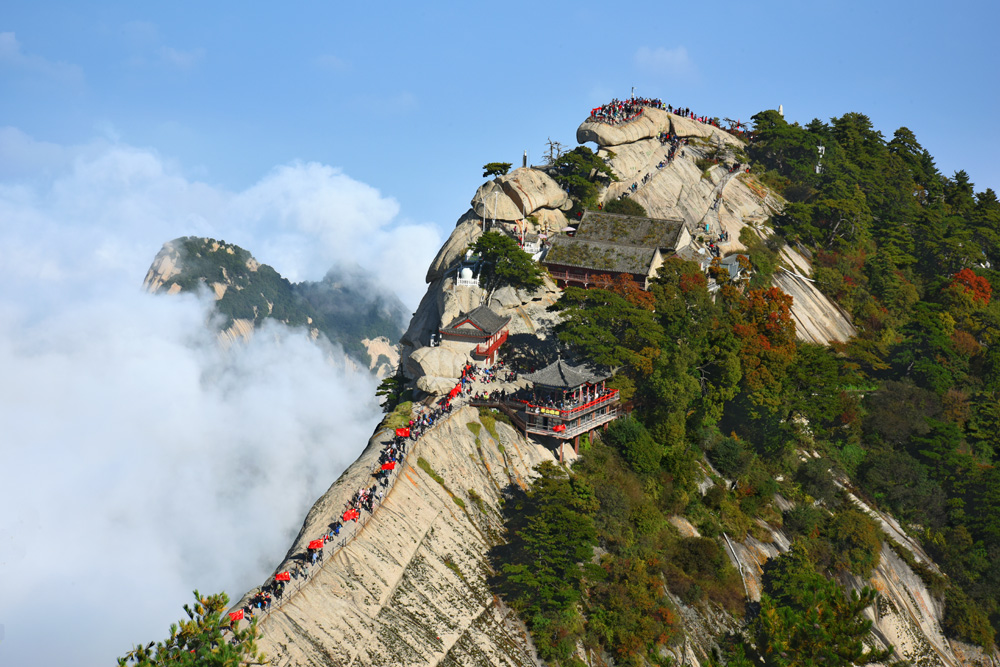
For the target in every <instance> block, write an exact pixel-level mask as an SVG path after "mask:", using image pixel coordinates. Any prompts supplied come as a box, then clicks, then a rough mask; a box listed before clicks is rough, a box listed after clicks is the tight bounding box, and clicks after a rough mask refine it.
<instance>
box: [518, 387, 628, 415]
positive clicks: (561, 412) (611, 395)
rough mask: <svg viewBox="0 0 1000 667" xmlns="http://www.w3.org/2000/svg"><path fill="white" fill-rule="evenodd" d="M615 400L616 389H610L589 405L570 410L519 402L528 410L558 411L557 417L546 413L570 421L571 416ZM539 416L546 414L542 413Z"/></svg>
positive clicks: (550, 413)
mask: <svg viewBox="0 0 1000 667" xmlns="http://www.w3.org/2000/svg"><path fill="white" fill-rule="evenodd" d="M617 398H618V390H617V389H611V390H609V391H608V393H607V394H605V395H604V396H601V397H599V398H595V399H594V400H592V401H590V402H589V403H584V404H583V405H578V406H576V407H575V408H570V409H569V410H558V408H549V407H546V406H544V405H534V404H532V403H529V402H528V401H521V402H522V403H524V405H525V406H526V407H528V408H534V409H535V410H550V411H557V410H558V412H559V414H558V415H555V414H552V412H549V413H548V414H549V416H552V417H560V418H561V419H570V418H572V417H573V416H575V415H577V414H579V413H580V412H585V411H587V410H590V409H591V408H593V407H595V406H598V405H600V404H601V403H606V402H608V401H611V400H614V399H617ZM541 414H546V413H544V412H543V413H541Z"/></svg>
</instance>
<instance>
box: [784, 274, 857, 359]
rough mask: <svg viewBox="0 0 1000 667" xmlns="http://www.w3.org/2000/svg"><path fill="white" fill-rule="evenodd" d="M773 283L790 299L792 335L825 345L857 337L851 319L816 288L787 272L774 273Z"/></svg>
mask: <svg viewBox="0 0 1000 667" xmlns="http://www.w3.org/2000/svg"><path fill="white" fill-rule="evenodd" d="M772 284H774V286H775V287H779V288H781V291H783V292H785V293H786V294H790V295H791V297H792V319H794V320H795V333H796V335H797V336H798V337H799V338H801V339H802V340H804V341H807V342H810V343H818V344H820V345H828V344H830V343H831V342H833V341H838V342H845V341H847V340H848V339H850V338H851V337H852V336H854V335H855V334H857V330H856V329H855V328H854V325H853V324H851V320H850V317H849V316H848V315H847V313H846V312H844V311H843V310H842V309H841V308H840V306H838V305H837V304H835V303H834V302H833V301H831V300H830V299H829V298H828V297H827V296H826V295H825V294H823V293H822V292H820V291H819V290H818V289H817V288H816V286H815V285H814V284H813V283H811V282H809V281H807V280H803V279H802V278H799V277H796V276H794V275H792V274H791V273H788V272H786V271H776V272H775V274H774V277H773V278H772Z"/></svg>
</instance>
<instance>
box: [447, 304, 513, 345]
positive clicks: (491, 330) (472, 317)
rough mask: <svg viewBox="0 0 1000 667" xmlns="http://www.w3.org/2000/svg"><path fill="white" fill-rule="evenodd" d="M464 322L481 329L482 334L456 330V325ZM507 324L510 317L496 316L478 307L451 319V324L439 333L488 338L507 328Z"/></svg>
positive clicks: (467, 329) (483, 307) (487, 309)
mask: <svg viewBox="0 0 1000 667" xmlns="http://www.w3.org/2000/svg"><path fill="white" fill-rule="evenodd" d="M466 320H468V321H469V322H471V323H472V324H473V326H475V327H476V328H477V329H481V330H482V332H483V333H482V334H479V333H478V332H474V331H473V330H471V329H469V328H468V327H463V328H457V327H458V325H460V324H461V323H462V322H465V321H466ZM508 322H510V317H501V316H500V315H497V314H496V313H494V312H493V311H492V310H490V308H489V307H487V306H479V307H478V308H476V309H475V310H473V311H471V312H469V313H466V314H463V315H459V316H458V317H456V318H455V319H453V320H452V321H451V323H450V324H448V326H446V327H443V328H442V329H441V333H442V334H449V333H454V334H459V335H463V336H468V335H470V334H472V335H476V336H479V335H482V336H483V337H486V338H488V337H490V336H492V335H493V334H495V333H496V332H498V331H500V330H501V329H503V328H504V327H505V326H507V323H508Z"/></svg>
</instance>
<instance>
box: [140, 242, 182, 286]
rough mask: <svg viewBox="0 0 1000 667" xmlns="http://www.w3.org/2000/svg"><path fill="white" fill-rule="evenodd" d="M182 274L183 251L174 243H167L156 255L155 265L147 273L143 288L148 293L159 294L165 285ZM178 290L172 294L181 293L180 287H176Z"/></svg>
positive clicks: (151, 265)
mask: <svg viewBox="0 0 1000 667" xmlns="http://www.w3.org/2000/svg"><path fill="white" fill-rule="evenodd" d="M180 272H181V251H180V247H179V245H178V244H177V243H175V242H174V241H167V242H166V243H164V244H163V247H162V248H160V252H158V253H156V257H154V258H153V263H152V264H150V265H149V270H148V271H146V277H145V279H143V281H142V288H143V289H144V290H146V291H147V292H158V291H160V289H161V288H162V287H163V285H164V284H165V283H166V282H167V281H168V280H170V279H171V278H173V277H174V276H177V275H180ZM174 287H176V289H175V290H174V291H173V292H170V293H171V294H176V293H177V292H179V291H180V285H175V286H174Z"/></svg>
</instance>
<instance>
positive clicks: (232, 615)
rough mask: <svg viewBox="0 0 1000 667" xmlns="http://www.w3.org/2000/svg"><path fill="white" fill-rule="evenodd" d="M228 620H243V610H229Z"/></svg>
mask: <svg viewBox="0 0 1000 667" xmlns="http://www.w3.org/2000/svg"><path fill="white" fill-rule="evenodd" d="M229 620H230V621H242V620H243V610H242V609H240V610H239V611H231V612H229Z"/></svg>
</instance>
